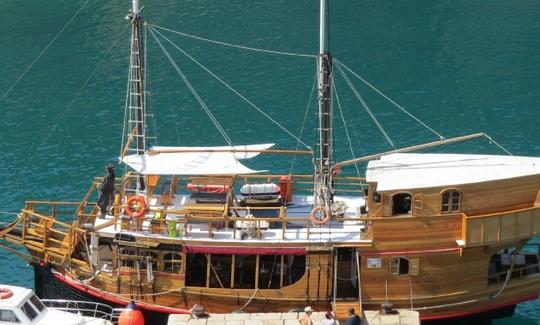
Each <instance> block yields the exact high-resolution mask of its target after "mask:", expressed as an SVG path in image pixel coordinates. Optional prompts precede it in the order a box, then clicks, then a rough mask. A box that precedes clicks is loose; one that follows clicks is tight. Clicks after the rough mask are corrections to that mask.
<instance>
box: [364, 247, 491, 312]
mask: <svg viewBox="0 0 540 325" xmlns="http://www.w3.org/2000/svg"><path fill="white" fill-rule="evenodd" d="M495 252H496V250H485V249H484V248H473V249H467V250H465V251H464V252H463V256H460V254H459V252H449V253H437V254H426V255H420V254H417V255H406V254H405V255H396V257H405V258H408V259H415V258H418V259H419V273H418V275H391V274H389V266H388V265H389V260H390V259H391V258H393V257H394V256H380V257H381V260H382V266H381V268H367V263H366V260H367V258H368V257H374V255H362V256H361V259H362V262H361V264H362V266H361V279H362V298H363V299H364V301H384V300H385V297H386V293H385V292H386V288H385V286H386V285H387V290H388V298H389V300H390V301H391V302H394V303H399V301H403V303H404V304H408V303H409V301H410V297H411V291H412V297H413V299H430V300H433V302H436V301H437V300H443V299H448V298H449V296H451V295H461V294H463V295H473V294H475V291H478V290H483V289H485V288H486V287H487V275H488V269H489V261H490V258H491V256H492V255H493V254H494V253H495ZM360 254H362V252H360Z"/></svg>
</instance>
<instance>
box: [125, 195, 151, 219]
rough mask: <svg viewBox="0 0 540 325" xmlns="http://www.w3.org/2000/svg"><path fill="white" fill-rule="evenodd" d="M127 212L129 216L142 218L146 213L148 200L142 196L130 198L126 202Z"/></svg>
mask: <svg viewBox="0 0 540 325" xmlns="http://www.w3.org/2000/svg"><path fill="white" fill-rule="evenodd" d="M125 212H126V214H127V215H128V216H130V217H134V218H140V217H142V216H143V215H144V213H145V212H146V200H145V199H144V197H142V196H140V195H134V196H132V197H130V198H129V199H128V200H127V202H126V207H125Z"/></svg>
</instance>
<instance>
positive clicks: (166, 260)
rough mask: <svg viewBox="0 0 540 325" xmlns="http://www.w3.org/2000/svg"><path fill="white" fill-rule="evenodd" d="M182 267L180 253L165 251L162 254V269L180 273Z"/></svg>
mask: <svg viewBox="0 0 540 325" xmlns="http://www.w3.org/2000/svg"><path fill="white" fill-rule="evenodd" d="M181 269H182V255H181V254H180V253H173V252H171V253H165V254H164V255H163V271H164V272H169V273H180V270H181Z"/></svg>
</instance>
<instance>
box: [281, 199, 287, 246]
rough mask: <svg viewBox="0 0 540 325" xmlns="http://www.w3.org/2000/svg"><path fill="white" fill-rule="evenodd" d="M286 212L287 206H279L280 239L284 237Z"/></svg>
mask: <svg viewBox="0 0 540 325" xmlns="http://www.w3.org/2000/svg"><path fill="white" fill-rule="evenodd" d="M286 214H287V208H286V207H284V206H280V207H279V220H280V221H281V239H283V240H284V239H285V232H286V231H287V221H286V220H285V216H286Z"/></svg>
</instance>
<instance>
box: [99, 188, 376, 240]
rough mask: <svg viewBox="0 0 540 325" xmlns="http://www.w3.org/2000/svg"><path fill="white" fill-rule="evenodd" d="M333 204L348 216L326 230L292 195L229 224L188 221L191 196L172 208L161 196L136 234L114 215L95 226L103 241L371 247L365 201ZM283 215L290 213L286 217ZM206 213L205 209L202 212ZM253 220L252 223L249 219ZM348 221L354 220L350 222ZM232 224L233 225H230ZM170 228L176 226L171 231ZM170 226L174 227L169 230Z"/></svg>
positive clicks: (238, 213) (241, 213) (308, 203)
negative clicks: (363, 216) (158, 222)
mask: <svg viewBox="0 0 540 325" xmlns="http://www.w3.org/2000/svg"><path fill="white" fill-rule="evenodd" d="M335 201H341V202H343V203H344V204H345V206H346V211H345V214H344V215H343V217H342V218H340V219H339V220H330V221H329V222H327V223H326V224H324V225H314V224H313V223H312V222H311V221H310V220H309V214H310V212H311V210H312V209H313V198H312V197H311V196H303V195H298V196H294V197H293V200H292V202H290V203H288V204H287V205H285V206H282V207H280V206H276V207H273V208H272V207H270V208H268V207H264V208H262V209H261V208H259V209H257V207H251V208H249V207H240V206H231V207H229V208H228V210H229V211H227V213H229V214H230V215H234V217H229V218H228V219H229V221H226V222H225V221H224V220H225V219H220V218H212V217H208V218H207V220H203V221H201V220H197V219H196V218H195V220H187V219H189V218H186V215H184V214H183V213H182V212H179V211H186V208H189V209H193V205H191V204H190V196H189V195H184V194H178V195H175V197H174V198H172V200H171V201H170V204H166V205H163V204H161V203H160V198H159V196H156V197H154V198H152V199H151V200H149V210H150V212H149V213H148V214H147V215H146V216H145V217H144V218H143V221H142V224H141V225H140V226H139V227H138V229H134V228H133V227H132V226H131V227H129V228H128V227H126V226H125V225H124V226H122V220H120V219H117V220H116V222H115V221H114V220H115V217H113V216H111V215H107V216H105V217H104V218H97V219H96V221H95V224H94V226H95V227H96V228H98V229H100V228H101V229H100V230H99V231H98V235H99V236H102V237H109V238H114V237H115V236H116V235H117V234H118V233H124V234H130V235H133V236H136V237H138V238H139V240H141V237H143V239H142V240H143V241H144V238H145V239H148V240H152V241H160V240H167V241H168V242H170V241H179V242H201V241H207V240H212V242H214V243H215V242H223V243H233V242H240V241H242V242H245V243H248V242H253V243H257V242H265V243H306V242H316V243H320V242H341V243H343V242H348V243H352V242H355V243H366V244H368V243H370V242H371V240H369V239H367V238H365V237H367V236H365V233H366V229H367V228H366V224H365V223H364V222H363V221H361V220H359V216H360V207H361V206H363V205H364V204H365V201H364V198H360V197H345V196H344V197H336V198H335ZM200 206H201V207H202V208H204V209H205V210H207V211H209V210H212V209H217V208H216V207H219V206H216V205H213V206H208V205H200ZM280 210H281V211H286V212H285V213H283V214H282V215H280V214H279V212H280ZM152 211H161V212H160V213H159V214H158V215H157V216H158V217H160V218H163V217H162V215H161V213H163V214H164V215H165V217H164V218H163V219H164V221H163V223H166V226H163V227H161V229H159V230H158V231H156V230H155V229H152V226H151V223H152V220H155V219H156V213H155V212H152ZM201 211H202V210H201ZM249 214H251V215H253V218H251V219H248V218H246V215H249ZM348 219H350V220H348ZM231 220H233V221H231ZM171 225H172V226H171ZM171 227H173V229H172V231H171Z"/></svg>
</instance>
